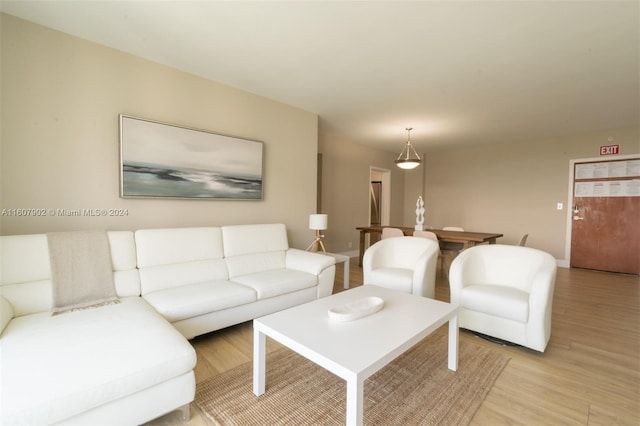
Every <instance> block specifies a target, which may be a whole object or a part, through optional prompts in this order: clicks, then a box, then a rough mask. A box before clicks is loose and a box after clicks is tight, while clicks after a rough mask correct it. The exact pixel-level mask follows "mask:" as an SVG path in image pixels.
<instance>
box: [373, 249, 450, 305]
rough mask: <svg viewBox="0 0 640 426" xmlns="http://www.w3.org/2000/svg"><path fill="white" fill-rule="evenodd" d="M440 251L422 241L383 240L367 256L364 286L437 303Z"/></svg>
mask: <svg viewBox="0 0 640 426" xmlns="http://www.w3.org/2000/svg"><path fill="white" fill-rule="evenodd" d="M439 253H440V247H439V246H438V243H437V242H436V241H433V240H430V239H427V238H419V237H397V238H388V239H385V240H380V241H378V242H377V243H375V244H374V245H372V246H371V247H369V248H368V249H367V251H365V252H364V257H363V259H362V273H363V278H364V284H365V285H367V284H374V285H377V286H380V287H385V288H389V289H393V290H399V291H402V292H404V293H411V294H415V295H418V296H423V297H429V298H431V299H433V297H434V295H435V282H436V265H437V263H438V254H439Z"/></svg>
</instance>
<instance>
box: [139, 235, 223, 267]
mask: <svg viewBox="0 0 640 426" xmlns="http://www.w3.org/2000/svg"><path fill="white" fill-rule="evenodd" d="M135 239H136V248H137V259H138V262H137V264H138V267H139V268H146V267H148V266H157V265H169V264H173V263H185V262H193V261H198V260H207V259H221V258H222V238H221V233H220V228H216V227H202V228H166V229H140V230H137V231H136V232H135Z"/></svg>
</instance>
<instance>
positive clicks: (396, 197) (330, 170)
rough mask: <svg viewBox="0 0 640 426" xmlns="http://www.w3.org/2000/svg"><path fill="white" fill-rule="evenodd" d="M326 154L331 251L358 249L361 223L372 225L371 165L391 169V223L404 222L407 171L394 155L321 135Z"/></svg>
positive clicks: (324, 170)
mask: <svg viewBox="0 0 640 426" xmlns="http://www.w3.org/2000/svg"><path fill="white" fill-rule="evenodd" d="M319 147H320V148H319V149H320V151H321V153H322V164H323V167H322V213H326V214H328V215H329V229H328V230H327V231H326V232H325V235H326V248H327V250H328V251H331V252H336V253H345V252H351V251H354V250H356V251H357V250H358V245H359V235H360V234H359V232H358V231H356V229H355V228H356V227H357V226H363V225H368V224H369V184H370V173H371V167H376V168H380V169H385V170H390V171H391V217H390V223H392V224H394V223H399V222H401V221H402V214H403V211H402V208H398V207H397V206H402V205H403V204H404V189H403V188H404V174H403V173H402V171H401V170H399V169H398V168H397V167H396V166H395V165H394V163H393V160H395V158H394V157H393V155H392V154H390V153H388V152H386V151H381V150H376V149H371V148H368V147H365V146H362V145H358V144H354V143H350V142H349V141H345V140H338V139H335V138H327V137H325V136H323V135H322V132H321V135H320V142H319Z"/></svg>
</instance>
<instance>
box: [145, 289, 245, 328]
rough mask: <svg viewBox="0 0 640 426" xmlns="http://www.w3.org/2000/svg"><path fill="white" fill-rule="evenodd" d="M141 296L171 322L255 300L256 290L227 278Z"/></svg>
mask: <svg viewBox="0 0 640 426" xmlns="http://www.w3.org/2000/svg"><path fill="white" fill-rule="evenodd" d="M143 297H144V299H145V300H146V301H147V302H149V304H150V305H151V306H153V307H154V308H155V309H156V310H157V311H158V312H160V313H161V314H162V316H163V317H165V318H166V319H167V320H168V321H170V322H174V321H180V320H183V319H186V318H192V317H196V316H199V315H204V314H208V313H210V312H214V311H220V310H222V309H228V308H233V307H235V306H239V305H245V304H247V303H251V302H255V301H256V292H255V291H254V290H252V289H250V288H247V287H244V286H241V285H238V284H232V283H230V282H228V281H209V282H203V283H197V284H189V285H183V286H181V287H174V288H169V289H166V290H162V291H156V292H153V293H150V294H145V295H144V296H143Z"/></svg>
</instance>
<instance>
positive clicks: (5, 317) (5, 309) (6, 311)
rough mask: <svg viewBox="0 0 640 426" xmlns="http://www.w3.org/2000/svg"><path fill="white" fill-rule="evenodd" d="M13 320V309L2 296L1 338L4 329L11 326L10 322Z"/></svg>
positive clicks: (0, 309) (0, 314)
mask: <svg viewBox="0 0 640 426" xmlns="http://www.w3.org/2000/svg"><path fill="white" fill-rule="evenodd" d="M12 318H13V308H12V307H11V305H10V304H9V302H7V299H5V298H4V297H2V296H0V336H1V335H2V332H3V331H4V328H5V327H6V326H7V324H9V321H11V319H12Z"/></svg>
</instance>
